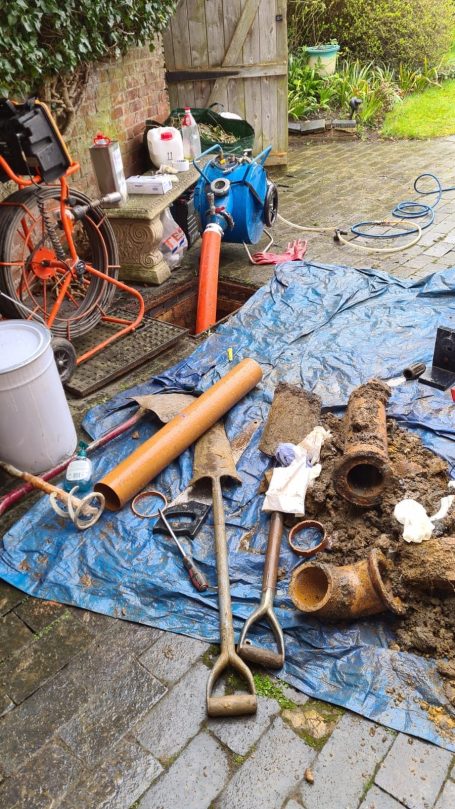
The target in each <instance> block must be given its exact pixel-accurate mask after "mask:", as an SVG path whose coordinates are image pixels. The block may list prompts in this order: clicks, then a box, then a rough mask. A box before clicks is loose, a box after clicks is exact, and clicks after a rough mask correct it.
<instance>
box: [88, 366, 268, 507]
mask: <svg viewBox="0 0 455 809" xmlns="http://www.w3.org/2000/svg"><path fill="white" fill-rule="evenodd" d="M261 379H262V370H261V366H260V365H259V364H258V363H257V362H256V361H255V360H252V359H244V360H242V361H241V362H239V364H238V365H236V366H235V367H234V368H232V370H231V371H229V372H228V373H227V374H226V376H223V377H222V378H221V379H220V380H219V381H218V382H215V384H214V385H212V387H211V388H209V389H208V390H206V391H205V393H202V394H201V396H199V398H198V399H195V401H194V402H191V404H190V405H188V407H186V408H185V409H184V410H182V412H181V413H179V415H178V416H176V417H175V418H174V419H172V420H171V421H170V422H169V423H168V424H165V425H164V427H162V429H161V430H158V432H157V433H155V435H154V436H152V438H149V439H148V441H146V442H145V443H144V444H142V445H141V446H140V447H138V448H137V449H136V450H135V451H134V452H133V453H132V455H130V456H129V457H128V458H125V459H124V460H123V461H122V462H121V463H119V464H118V466H116V467H115V468H114V469H112V470H111V471H110V472H108V473H107V475H105V477H104V478H102V480H100V481H99V483H97V484H96V486H95V491H97V492H101V493H102V494H104V497H105V498H106V508H108V509H110V511H118V510H119V509H121V508H122V507H123V506H124V505H125V503H127V502H128V500H131V498H132V497H134V496H135V495H136V494H137V493H138V492H140V491H141V489H143V488H144V486H146V485H147V484H148V483H149V482H150V481H151V480H153V478H155V477H156V476H157V475H158V474H159V473H160V472H161V471H162V470H163V469H164V468H165V467H166V466H168V465H169V464H170V463H171V461H173V460H175V458H177V457H178V456H179V455H181V453H182V452H183V451H184V450H185V449H187V448H188V447H189V446H190V445H191V444H193V443H194V442H195V441H196V440H197V439H198V438H200V437H201V435H203V434H204V433H206V432H207V430H209V429H210V427H212V426H213V425H214V424H215V423H216V422H217V421H218V419H220V418H221V417H222V416H224V414H225V413H227V411H228V410H230V409H231V407H233V406H234V405H235V404H236V403H237V402H238V401H240V399H242V398H243V397H244V396H245V395H246V394H247V393H248V392H249V391H250V390H252V389H253V388H254V387H255V386H256V385H257V384H258V382H260V380H261Z"/></svg>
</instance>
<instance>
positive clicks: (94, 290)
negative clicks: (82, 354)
mask: <svg viewBox="0 0 455 809" xmlns="http://www.w3.org/2000/svg"><path fill="white" fill-rule="evenodd" d="M59 199H60V188H58V187H57V186H40V188H35V187H31V188H23V189H21V190H20V191H16V192H15V193H14V194H11V195H10V196H9V197H7V199H5V200H3V202H2V203H0V291H2V292H6V294H7V295H8V296H9V297H10V298H12V299H13V300H12V301H7V300H5V299H4V298H1V297H0V313H1V314H3V315H5V316H6V317H10V318H14V317H16V318H18V317H19V318H26V317H29V316H30V312H32V313H33V314H34V315H35V316H38V318H40V319H41V320H43V321H44V322H45V323H48V322H49V320H51V323H52V325H51V330H52V332H53V334H54V335H55V336H58V337H65V338H69V339H71V340H72V339H73V338H74V337H79V336H81V335H83V334H86V333H87V332H89V331H91V329H93V328H94V327H95V326H96V324H97V323H98V322H99V320H100V319H101V317H102V316H103V313H104V312H105V311H106V310H108V309H109V306H110V304H111V303H112V299H113V297H114V294H115V290H116V288H115V286H114V285H113V284H110V283H109V282H108V281H107V280H106V279H104V278H100V277H99V276H96V275H95V274H94V273H91V272H90V269H91V268H92V269H94V270H98V271H100V272H102V273H103V274H105V275H107V276H110V277H111V278H117V277H118V272H119V260H118V248H117V243H116V240H115V236H114V233H113V230H112V227H111V225H110V224H109V222H108V220H107V217H106V216H105V214H104V212H103V211H102V210H101V208H90V209H89V210H88V211H87V213H86V214H85V215H84V216H83V217H82V218H81V219H79V220H77V221H74V225H73V233H72V238H73V241H74V244H75V246H76V250H77V252H78V255H79V257H80V259H81V262H80V267H78V268H77V269H78V271H77V272H76V271H75V268H73V269H71V267H72V265H71V263H70V262H71V260H70V254H69V249H68V245H67V242H66V237H65V233H64V230H63V226H62V222H61V219H60V202H59ZM89 202H90V200H89V198H88V197H86V196H85V194H82V193H81V192H80V191H76V189H73V188H72V189H71V192H70V200H69V201H68V202H67V203H66V206H65V207H66V211H67V212H68V213H67V215H68V216H71V207H72V206H75V205H80V204H81V203H82V204H87V203H89ZM57 248H58V249H57ZM69 276H70V278H69V281H70V283H69V285H68V284H67V281H68V277H69ZM63 287H65V290H66V291H65V294H64V295H63V297H62V296H61V295H60V298H59V293H60V290H61V289H62V288H63ZM57 300H58V311H57V312H55V311H54V306H55V305H56V303H57ZM14 301H17V304H16V303H15V302H14ZM20 304H22V306H21V305H20ZM27 309H28V312H27Z"/></svg>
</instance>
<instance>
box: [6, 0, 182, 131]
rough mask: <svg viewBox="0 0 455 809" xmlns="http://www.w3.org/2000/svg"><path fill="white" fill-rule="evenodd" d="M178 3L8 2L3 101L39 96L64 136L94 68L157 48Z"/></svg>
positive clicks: (171, 0)
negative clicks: (133, 50)
mask: <svg viewBox="0 0 455 809" xmlns="http://www.w3.org/2000/svg"><path fill="white" fill-rule="evenodd" d="M175 6H176V2H175V0H104V2H101V1H100V0H63V1H62V0H8V2H7V3H6V4H5V8H4V10H2V12H1V14H0V95H3V96H5V95H6V96H9V97H11V98H21V97H26V96H28V95H31V94H37V95H39V96H40V97H41V98H42V99H43V100H44V101H46V102H47V103H48V104H49V105H50V106H51V108H52V110H53V112H54V114H55V115H56V117H57V120H58V123H59V125H60V127H61V128H62V131H65V129H67V128H68V126H69V125H70V123H71V121H72V118H73V116H74V115H75V113H76V111H77V108H78V105H79V103H80V101H81V98H82V94H83V89H84V86H85V84H86V82H87V80H88V77H89V73H90V67H91V65H92V64H93V63H95V62H99V61H103V60H106V59H109V58H112V57H115V58H119V57H120V56H122V55H123V54H125V53H126V52H127V51H128V49H129V48H131V47H134V46H137V45H144V44H146V43H148V42H152V41H153V38H154V36H155V35H156V34H157V33H159V32H160V31H162V30H163V29H164V28H165V27H166V25H167V22H168V20H169V17H170V16H171V14H172V13H173V11H174V9H175Z"/></svg>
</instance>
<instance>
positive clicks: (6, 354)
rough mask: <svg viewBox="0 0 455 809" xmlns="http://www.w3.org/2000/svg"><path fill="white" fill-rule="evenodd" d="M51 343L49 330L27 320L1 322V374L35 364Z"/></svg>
mask: <svg viewBox="0 0 455 809" xmlns="http://www.w3.org/2000/svg"><path fill="white" fill-rule="evenodd" d="M50 341H51V333H50V331H49V329H46V327H45V326H42V325H41V323H32V322H30V321H27V320H4V321H2V322H0V374H6V373H7V372H8V371H14V370H15V369H16V368H21V367H22V366H24V365H28V363H29V362H33V360H35V359H36V358H37V357H39V356H40V354H42V353H43V352H44V351H45V350H46V348H47V347H48V345H49V343H50Z"/></svg>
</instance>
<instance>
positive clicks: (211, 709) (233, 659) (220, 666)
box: [192, 422, 257, 716]
mask: <svg viewBox="0 0 455 809" xmlns="http://www.w3.org/2000/svg"><path fill="white" fill-rule="evenodd" d="M206 478H209V479H210V480H211V484H212V498H213V522H214V528H215V549H216V565H217V574H218V602H219V607H220V634H221V654H220V656H219V658H218V659H217V660H216V662H215V665H214V667H213V669H212V671H211V673H210V676H209V679H208V682H207V713H208V714H209V716H242V715H244V714H252V713H255V712H256V708H257V701H256V692H255V687H254V681H253V675H252V674H251V671H250V670H249V668H248V666H247V665H246V664H245V663H244V662H243V660H241V658H240V657H239V656H238V654H237V653H236V651H235V644H234V626H233V623H232V608H231V593H230V587H229V567H228V554H227V545H226V526H225V521H224V506H223V495H222V491H221V480H222V479H223V478H225V479H228V480H230V481H231V482H232V481H234V482H236V483H240V482H241V481H240V478H239V476H238V475H237V470H236V468H235V464H234V461H233V458H232V452H231V447H230V444H229V441H228V440H227V437H226V433H225V431H224V427H223V425H222V424H221V422H218V423H217V424H215V425H214V427H212V428H211V429H210V430H209V431H208V432H207V433H205V435H203V436H202V438H200V439H199V441H198V442H197V444H196V448H195V453H194V476H193V480H192V483H196V482H198V481H201V480H203V479H206ZM228 667H231V668H232V669H234V670H235V671H237V673H238V674H239V675H240V676H241V677H242V679H243V680H245V681H246V683H247V686H248V690H249V692H250V693H247V694H232V695H225V696H214V695H213V694H212V692H213V688H214V686H215V683H216V682H217V680H218V679H219V677H220V675H221V674H222V672H223V671H225V670H226V669H227V668H228Z"/></svg>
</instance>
